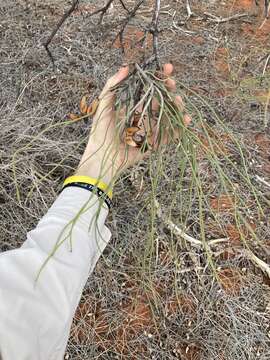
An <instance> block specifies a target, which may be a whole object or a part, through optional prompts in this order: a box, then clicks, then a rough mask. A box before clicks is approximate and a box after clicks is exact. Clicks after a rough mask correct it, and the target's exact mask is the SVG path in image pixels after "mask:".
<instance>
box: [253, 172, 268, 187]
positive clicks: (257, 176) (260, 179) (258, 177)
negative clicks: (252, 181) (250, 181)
mask: <svg viewBox="0 0 270 360" xmlns="http://www.w3.org/2000/svg"><path fill="white" fill-rule="evenodd" d="M255 178H256V179H257V180H258V181H259V182H261V183H262V184H264V185H266V186H268V187H269V188H270V183H269V182H267V181H266V180H264V178H262V177H261V176H259V175H255Z"/></svg>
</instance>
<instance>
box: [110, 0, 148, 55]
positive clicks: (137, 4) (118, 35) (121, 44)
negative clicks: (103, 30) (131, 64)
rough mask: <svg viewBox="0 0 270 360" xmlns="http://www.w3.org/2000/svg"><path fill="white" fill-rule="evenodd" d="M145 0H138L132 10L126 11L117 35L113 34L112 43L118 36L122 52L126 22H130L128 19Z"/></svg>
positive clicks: (123, 49)
mask: <svg viewBox="0 0 270 360" xmlns="http://www.w3.org/2000/svg"><path fill="white" fill-rule="evenodd" d="M144 2H145V0H139V1H138V2H137V3H136V4H135V5H134V7H133V9H132V10H129V11H128V16H127V17H126V18H125V19H124V21H123V23H122V26H121V29H120V30H119V32H118V33H117V35H116V36H115V38H114V40H113V43H114V42H115V41H116V39H117V38H118V37H119V41H120V46H121V49H122V52H123V54H124V53H125V48H124V32H125V29H126V27H127V25H128V23H129V22H130V20H131V19H132V18H133V17H134V16H135V15H136V12H137V11H138V9H139V8H140V7H141V5H142V4H143V3H144Z"/></svg>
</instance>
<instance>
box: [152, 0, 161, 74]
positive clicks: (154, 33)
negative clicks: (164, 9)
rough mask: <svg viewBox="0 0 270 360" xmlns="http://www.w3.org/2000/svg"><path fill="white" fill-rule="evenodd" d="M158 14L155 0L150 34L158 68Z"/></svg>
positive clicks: (158, 2) (157, 2)
mask: <svg viewBox="0 0 270 360" xmlns="http://www.w3.org/2000/svg"><path fill="white" fill-rule="evenodd" d="M159 13H160V0H156V3H155V10H154V13H153V19H152V24H151V29H150V32H151V34H152V36H153V53H154V56H155V62H156V64H157V67H158V68H159V67H160V64H159V56H158V33H159V29H158V21H159Z"/></svg>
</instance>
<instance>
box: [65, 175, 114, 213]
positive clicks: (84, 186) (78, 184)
mask: <svg viewBox="0 0 270 360" xmlns="http://www.w3.org/2000/svg"><path fill="white" fill-rule="evenodd" d="M70 186H75V187H79V188H81V189H85V190H88V191H91V192H92V193H94V194H95V195H97V196H98V197H99V198H101V199H103V200H104V202H105V204H106V205H107V206H108V208H109V210H110V209H111V207H112V205H113V203H112V200H111V199H110V198H109V196H108V195H107V194H106V193H105V192H104V191H103V190H101V189H100V188H98V187H97V186H95V185H92V184H86V183H83V182H73V183H70V184H67V185H64V186H63V188H62V191H63V190H64V189H65V188H67V187H70Z"/></svg>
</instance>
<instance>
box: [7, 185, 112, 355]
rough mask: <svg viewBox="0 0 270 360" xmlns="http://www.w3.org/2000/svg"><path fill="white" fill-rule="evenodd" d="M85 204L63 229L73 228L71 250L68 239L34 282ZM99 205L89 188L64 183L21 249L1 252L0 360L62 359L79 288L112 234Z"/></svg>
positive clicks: (103, 208)
mask: <svg viewBox="0 0 270 360" xmlns="http://www.w3.org/2000/svg"><path fill="white" fill-rule="evenodd" d="M90 197H91V200H90V201H89V198H90ZM83 206H85V208H84V213H82V214H81V215H80V216H79V217H78V219H77V221H75V222H73V228H72V224H70V225H69V226H67V229H66V230H65V235H67V234H68V233H70V230H71V229H72V238H71V241H72V251H70V240H69V239H67V240H66V241H64V242H63V244H62V245H61V246H60V247H59V248H58V249H57V251H56V253H55V254H54V255H53V257H51V258H50V260H49V261H48V262H47V264H46V266H45V267H44V268H43V270H42V271H41V273H40V276H39V278H38V280H37V282H35V280H36V277H37V275H38V273H39V271H40V269H41V266H42V264H44V261H46V259H48V256H49V254H50V253H51V251H52V250H53V248H54V247H55V244H56V243H57V241H58V240H59V235H60V234H61V232H62V231H63V229H64V228H65V226H66V225H67V224H69V223H70V221H71V220H72V219H74V217H76V215H77V214H78V212H79V211H80V209H82V207H83ZM99 206H100V205H99V200H98V198H97V197H96V196H95V195H93V194H91V193H90V192H89V191H87V190H85V189H81V188H75V187H68V188H66V189H64V190H63V191H62V193H61V194H60V195H59V197H58V198H57V200H56V201H55V202H54V204H53V205H52V207H51V208H50V209H49V211H48V213H47V214H46V215H45V216H44V217H43V218H42V219H41V220H40V222H39V223H38V225H37V227H36V228H35V229H34V230H32V231H30V232H29V233H28V234H27V240H26V241H25V243H24V244H23V246H22V247H21V248H19V249H16V250H11V251H7V252H4V253H1V254H0V354H1V355H0V359H1V360H62V359H63V355H64V352H65V348H66V344H67V341H68V337H69V331H70V326H71V323H72V318H73V316H74V313H75V310H76V307H77V305H78V303H79V300H80V297H81V294H82V290H83V287H84V285H85V283H86V280H87V278H88V276H89V274H90V273H91V272H92V271H93V268H94V266H95V264H96V262H97V260H98V258H99V257H100V255H101V253H102V251H103V250H104V248H105V247H106V245H107V243H108V241H109V239H110V237H111V234H110V231H109V229H108V228H106V226H105V225H104V222H105V219H106V216H107V213H108V209H107V206H106V205H104V207H102V208H101V209H100V212H99V211H98V210H99ZM97 213H98V216H97ZM90 224H91V225H90ZM89 228H90V229H89ZM65 235H64V236H62V237H61V239H63V238H64V237H65ZM1 356H2V358H1Z"/></svg>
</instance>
